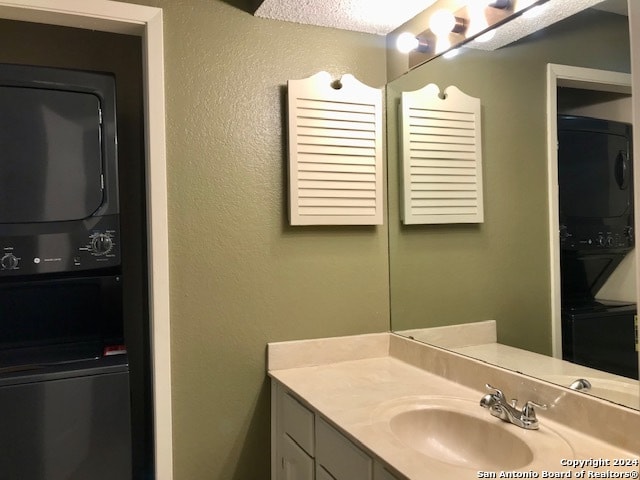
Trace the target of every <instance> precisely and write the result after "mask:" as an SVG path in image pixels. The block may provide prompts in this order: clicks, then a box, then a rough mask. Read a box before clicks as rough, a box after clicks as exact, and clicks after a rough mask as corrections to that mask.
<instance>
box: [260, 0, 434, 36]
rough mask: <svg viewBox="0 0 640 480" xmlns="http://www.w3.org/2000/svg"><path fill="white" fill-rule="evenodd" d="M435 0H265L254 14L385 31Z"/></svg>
mask: <svg viewBox="0 0 640 480" xmlns="http://www.w3.org/2000/svg"><path fill="white" fill-rule="evenodd" d="M435 1H436V0H264V1H263V2H262V4H261V5H260V6H259V7H258V9H257V10H256V12H255V15H256V16H257V17H264V18H271V19H274V20H286V21H289V22H296V23H305V24H309V25H319V26H322V27H333V28H340V29H343V30H353V31H356V32H365V33H375V34H377V35H386V34H387V33H389V32H390V31H392V30H393V29H395V28H397V27H398V26H400V25H402V24H403V23H404V22H406V21H407V20H409V19H410V18H413V17H415V16H416V15H417V14H418V13H420V12H421V11H423V10H424V9H426V8H428V7H429V6H430V5H431V4H433V3H434V2H435Z"/></svg>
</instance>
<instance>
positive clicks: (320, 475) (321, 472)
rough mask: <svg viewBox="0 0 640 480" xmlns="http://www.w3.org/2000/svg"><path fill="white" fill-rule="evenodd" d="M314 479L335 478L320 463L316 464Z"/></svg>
mask: <svg viewBox="0 0 640 480" xmlns="http://www.w3.org/2000/svg"><path fill="white" fill-rule="evenodd" d="M316 480H336V479H335V478H333V477H332V476H331V474H330V473H329V472H327V471H326V470H325V469H324V468H322V467H321V466H320V465H317V466H316Z"/></svg>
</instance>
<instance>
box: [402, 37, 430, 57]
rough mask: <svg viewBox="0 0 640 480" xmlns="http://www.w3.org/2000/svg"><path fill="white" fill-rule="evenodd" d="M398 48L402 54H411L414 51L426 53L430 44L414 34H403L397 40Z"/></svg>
mask: <svg viewBox="0 0 640 480" xmlns="http://www.w3.org/2000/svg"><path fill="white" fill-rule="evenodd" d="M396 48H397V49H398V51H399V52H401V53H409V52H411V51H413V50H416V51H418V52H425V53H426V52H428V51H429V43H427V42H426V41H424V39H421V38H420V37H416V36H415V35H414V34H412V33H409V32H402V33H401V34H400V35H398V38H397V40H396Z"/></svg>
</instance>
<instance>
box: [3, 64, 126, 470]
mask: <svg viewBox="0 0 640 480" xmlns="http://www.w3.org/2000/svg"><path fill="white" fill-rule="evenodd" d="M115 105H116V104H115V79H114V77H113V75H111V74H105V73H96V72H85V71H76V70H66V69H57V68H46V67H33V66H23V65H7V64H0V151H1V152H2V156H1V157H0V408H2V409H3V410H2V411H3V412H11V414H9V415H3V418H2V419H0V429H2V432H3V434H2V440H1V441H0V448H2V450H3V455H1V456H0V480H4V479H5V478H7V479H9V478H10V479H14V478H21V479H25V480H45V479H46V480H58V479H59V480H63V479H65V480H66V479H76V478H77V479H85V478H91V479H101V478H105V479H106V478H113V479H117V480H128V479H130V478H131V465H132V460H131V443H132V439H131V424H130V423H131V420H130V394H129V366H128V359H127V355H126V346H125V340H124V336H123V330H124V328H123V314H122V289H123V287H122V283H123V278H122V275H121V254H120V247H121V246H120V227H119V202H118V179H117V137H116V110H115Z"/></svg>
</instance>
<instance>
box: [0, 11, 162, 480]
mask: <svg viewBox="0 0 640 480" xmlns="http://www.w3.org/2000/svg"><path fill="white" fill-rule="evenodd" d="M0 18H5V19H10V20H21V21H27V22H35V23H45V24H51V25H61V26H67V27H75V28H83V29H89V30H98V31H104V32H112V33H124V34H129V35H138V36H140V37H142V45H143V47H142V48H143V81H144V94H145V98H144V109H145V110H144V120H145V154H146V160H145V161H146V171H147V178H146V186H147V223H148V225H147V226H148V232H149V239H148V243H147V248H148V252H149V253H148V256H149V259H148V260H149V277H148V278H149V315H150V318H149V321H150V332H151V333H150V335H151V338H150V341H151V365H152V369H153V373H152V375H153V377H152V378H153V408H154V447H155V470H156V472H155V473H156V476H155V478H157V479H158V480H171V479H172V478H173V454H172V430H171V423H172V422H171V349H170V331H169V326H170V322H169V319H170V311H169V255H168V251H169V248H168V247H169V242H168V223H167V179H166V150H165V112H164V48H163V33H162V9H159V8H152V7H145V6H141V5H133V4H127V3H122V2H114V1H109V0H0Z"/></svg>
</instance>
